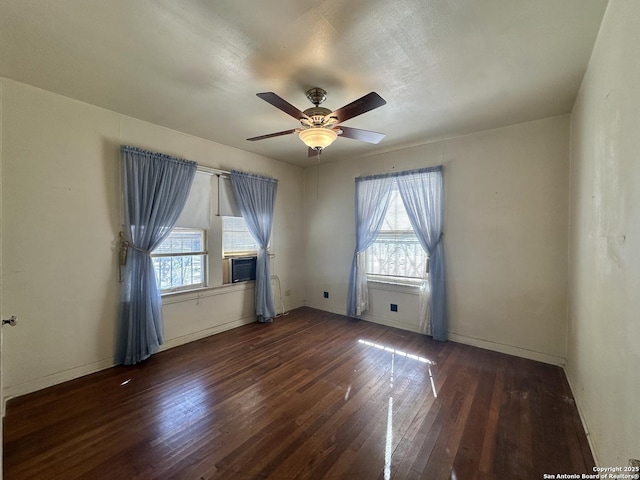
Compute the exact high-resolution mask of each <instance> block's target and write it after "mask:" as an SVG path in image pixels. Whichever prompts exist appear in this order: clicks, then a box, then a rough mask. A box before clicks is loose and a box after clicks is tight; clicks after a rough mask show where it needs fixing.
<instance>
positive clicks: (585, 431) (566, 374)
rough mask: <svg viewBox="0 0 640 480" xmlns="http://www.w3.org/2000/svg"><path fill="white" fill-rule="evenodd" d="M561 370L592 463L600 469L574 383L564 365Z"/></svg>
mask: <svg viewBox="0 0 640 480" xmlns="http://www.w3.org/2000/svg"><path fill="white" fill-rule="evenodd" d="M562 369H563V370H564V376H565V377H566V378H567V383H568V384H569V388H570V389H571V394H572V395H573V399H574V400H575V403H576V408H577V409H578V415H580V422H581V423H582V428H584V433H585V434H586V436H587V441H588V442H589V448H590V449H591V455H593V461H594V462H595V464H596V466H597V467H600V466H602V465H601V464H600V461H599V460H598V454H597V453H596V448H595V445H594V444H593V441H592V438H591V430H590V429H589V424H588V423H587V419H586V418H585V416H584V411H583V410H582V407H581V405H580V398H579V397H578V396H577V395H576V391H577V390H576V389H575V388H574V385H575V383H574V381H573V379H572V378H571V375H569V371H568V370H567V366H566V365H564V366H563V367H562Z"/></svg>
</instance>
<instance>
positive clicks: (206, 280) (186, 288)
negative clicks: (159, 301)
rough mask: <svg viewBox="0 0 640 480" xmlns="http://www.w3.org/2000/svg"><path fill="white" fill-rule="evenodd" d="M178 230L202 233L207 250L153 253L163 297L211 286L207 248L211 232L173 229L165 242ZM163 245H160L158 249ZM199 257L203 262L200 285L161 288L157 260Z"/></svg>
mask: <svg viewBox="0 0 640 480" xmlns="http://www.w3.org/2000/svg"><path fill="white" fill-rule="evenodd" d="M176 230H183V231H198V232H201V234H202V240H201V244H202V246H203V247H205V249H204V250H200V251H191V252H166V253H154V252H156V250H157V249H156V250H154V251H152V252H151V261H152V263H153V269H154V272H155V274H156V281H157V284H158V290H159V291H160V294H161V295H164V294H167V293H176V292H185V291H191V290H199V289H203V288H207V287H208V285H209V251H208V248H206V247H207V245H208V235H209V231H208V230H207V229H204V228H186V227H175V228H172V229H171V233H170V234H169V235H168V236H167V238H166V239H165V241H166V240H167V239H169V237H170V236H171V234H173V233H174V232H175V231H176ZM163 243H164V242H163ZM161 245H162V244H161ZM161 245H159V246H158V248H159V247H160V246H161ZM197 256H200V257H202V260H201V262H202V267H201V278H202V281H201V282H200V283H190V284H183V285H180V286H176V287H170V288H161V279H160V272H159V270H158V269H157V268H156V264H155V261H154V260H155V259H161V258H176V257H197Z"/></svg>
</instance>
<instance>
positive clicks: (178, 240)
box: [151, 228, 207, 292]
mask: <svg viewBox="0 0 640 480" xmlns="http://www.w3.org/2000/svg"><path fill="white" fill-rule="evenodd" d="M206 245H207V242H206V231H205V230H204V229H195V228H174V229H173V230H172V231H171V234H170V235H169V236H168V237H167V238H166V239H165V241H164V242H162V243H161V244H160V246H158V248H156V249H155V250H154V251H153V253H152V254H151V258H152V260H153V266H154V268H155V271H156V278H157V280H158V286H159V288H160V291H163V292H168V291H176V290H187V289H192V288H198V287H204V286H206V278H207V276H206V266H207V262H206V256H207V249H206Z"/></svg>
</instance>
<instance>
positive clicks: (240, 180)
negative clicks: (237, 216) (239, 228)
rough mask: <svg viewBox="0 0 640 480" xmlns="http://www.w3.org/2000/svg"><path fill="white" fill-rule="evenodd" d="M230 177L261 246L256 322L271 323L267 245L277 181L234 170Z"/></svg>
mask: <svg viewBox="0 0 640 480" xmlns="http://www.w3.org/2000/svg"><path fill="white" fill-rule="evenodd" d="M230 177H231V185H232V186H233V193H234V195H235V199H236V201H237V202H238V207H240V211H241V212H242V216H243V217H244V220H245V222H247V227H248V228H249V231H250V232H251V235H252V236H253V238H254V239H255V241H256V242H257V243H258V245H259V246H260V248H259V249H258V259H257V261H256V315H257V316H258V321H259V322H263V323H268V322H272V321H273V319H274V318H275V316H276V309H275V306H274V303H273V293H272V290H271V267H270V265H269V252H267V247H268V246H269V238H271V226H272V225H273V212H274V209H275V204H276V192H277V190H278V180H276V179H275V178H269V177H262V176H259V175H251V174H249V173H243V172H238V171H235V170H232V171H231V174H230Z"/></svg>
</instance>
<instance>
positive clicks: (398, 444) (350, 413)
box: [3, 308, 593, 480]
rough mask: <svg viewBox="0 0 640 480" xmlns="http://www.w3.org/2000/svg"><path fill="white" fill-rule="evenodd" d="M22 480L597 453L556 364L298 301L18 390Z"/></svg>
mask: <svg viewBox="0 0 640 480" xmlns="http://www.w3.org/2000/svg"><path fill="white" fill-rule="evenodd" d="M3 441H4V454H5V458H4V469H5V470H4V474H5V478H7V479H10V480H22V479H25V480H26V479H29V480H31V479H34V478H37V479H38V480H41V479H45V480H46V479H52V480H53V479H55V480H58V479H64V480H75V479H83V480H86V479H89V480H102V479H105V480H106V479H109V480H112V479H118V480H121V479H122V480H129V479H131V480H132V479H136V480H160V479H161V480H171V479H175V480H230V479H232V480H253V479H269V480H292V479H311V480H325V479H329V480H342V479H344V480H354V479H355V480H360V479H362V480H369V479H379V480H391V479H395V480H410V479H420V478H429V479H430V480H435V479H449V478H451V479H454V478H455V479H457V480H474V479H477V480H503V479H506V478H509V479H523V480H528V479H532V480H534V479H535V480H537V479H539V478H541V476H542V475H541V472H553V473H557V472H567V473H573V472H575V473H589V472H590V471H591V468H592V467H593V458H592V456H591V452H590V451H589V449H588V442H587V440H586V436H585V434H584V431H583V430H582V426H581V423H580V419H579V416H578V413H577V410H576V408H575V403H574V402H573V398H572V397H571V393H570V390H569V388H568V384H567V382H566V379H565V377H564V372H563V371H562V370H561V369H560V368H557V367H553V366H550V365H544V364H540V363H536V362H532V361H529V360H523V359H518V358H515V357H511V356H508V355H502V354H499V353H495V352H488V351H484V350H481V349H478V348H475V347H470V346H467V345H461V344H456V343H454V342H445V343H443V342H435V341H433V340H432V339H431V338H429V337H426V336H423V335H419V334H415V333H412V332H406V331H402V330H397V329H394V328H390V327H385V326H382V325H377V324H373V323H368V322H364V321H359V320H354V319H349V318H346V317H344V316H340V315H335V314H331V313H328V312H321V311H317V310H313V309H310V308H301V309H298V310H295V311H294V312H291V314H290V315H289V316H286V317H281V318H279V319H277V320H276V322H274V323H273V324H270V325H263V324H257V323H256V324H251V325H246V326H243V327H240V328H236V329H233V330H230V331H227V332H223V333H221V334H218V335H214V336H211V337H207V338H204V339H201V340H198V341H196V342H192V343H190V344H187V345H183V346H181V347H176V348H173V349H170V350H167V351H165V352H161V353H159V354H156V355H154V356H153V357H151V358H150V359H149V360H147V361H145V362H143V363H142V364H140V365H136V366H133V367H115V368H111V369H108V370H105V371H102V372H99V373H96V374H94V375H89V376H87V377H84V378H80V379H77V380H74V381H71V382H67V383H65V384H62V385H57V386H55V387H51V388H49V389H46V390H42V391H40V392H36V393H33V394H31V395H26V396H23V397H20V398H16V399H13V400H11V401H10V402H9V404H8V406H7V415H6V417H5V419H4V440H3Z"/></svg>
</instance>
